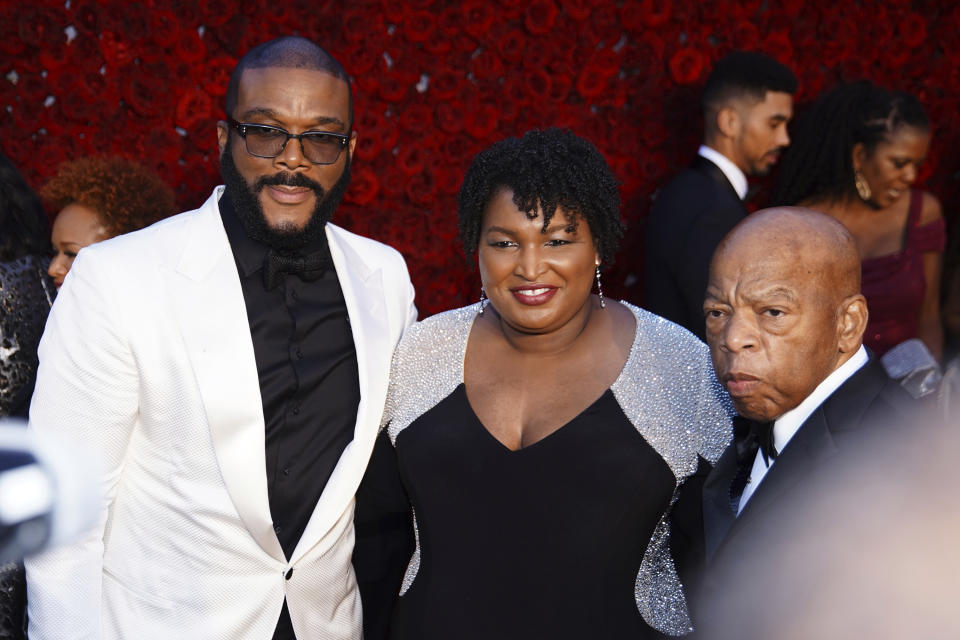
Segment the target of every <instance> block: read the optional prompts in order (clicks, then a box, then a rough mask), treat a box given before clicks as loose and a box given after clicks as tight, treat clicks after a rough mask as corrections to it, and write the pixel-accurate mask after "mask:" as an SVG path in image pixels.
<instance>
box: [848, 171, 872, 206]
mask: <svg viewBox="0 0 960 640" xmlns="http://www.w3.org/2000/svg"><path fill="white" fill-rule="evenodd" d="M853 186H854V187H856V188H857V195H859V196H860V199H861V200H864V201H866V200H869V199H870V196H871V195H873V193H872V192H871V191H870V185H869V184H867V180H866V178H864V177H863V174H862V173H860V172H859V171H854V172H853Z"/></svg>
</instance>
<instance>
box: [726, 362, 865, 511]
mask: <svg viewBox="0 0 960 640" xmlns="http://www.w3.org/2000/svg"><path fill="white" fill-rule="evenodd" d="M868 359H869V358H868V356H867V350H866V348H864V346H863V345H860V348H859V349H858V350H857V352H856V353H855V354H853V357H852V358H850V359H849V360H847V361H846V362H844V363H843V364H842V365H840V366H839V367H837V369H836V370H835V371H834V372H833V373H831V374H830V375H828V376H827V377H826V378H824V379H823V382H821V383H820V384H818V385H817V387H816V388H815V389H814V390H813V391H812V392H811V393H810V395H809V396H807V397H806V399H804V401H803V402H801V403H800V404H798V405H797V406H796V407H794V408H793V409H790V410H789V411H787V412H786V413H785V414H783V415H782V416H780V417H779V418H777V420H776V421H775V422H774V423H773V446H774V447H775V448H776V450H777V453H778V454H779V453H781V452H782V451H783V449H784V447H786V446H787V443H789V442H790V439H791V438H793V436H794V435H795V434H796V433H797V431H798V430H799V429H800V425H802V424H803V423H804V422H806V421H807V418H809V417H810V416H811V414H813V412H814V411H816V410H817V407H819V406H820V405H822V404H823V403H824V401H825V400H826V399H827V398H829V397H830V396H831V395H832V394H833V392H834V391H836V390H837V389H838V388H840V385H842V384H843V383H844V382H846V381H847V379H848V378H850V377H851V376H852V375H853V374H855V373H856V372H857V371H859V370H860V369H861V368H862V367H863V365H865V364H867V360H868ZM769 466H770V465H768V464H765V463H764V461H763V455H762V454H761V452H760V451H757V457H756V459H755V460H754V461H753V469H752V470H751V471H750V479H749V480H748V481H747V485H746V486H745V487H744V488H743V494H742V495H741V496H740V509H739V511H738V512H737V513H739V512H740V511H743V507H744V505H746V504H747V500H749V499H750V496H752V495H753V492H754V491H756V489H757V486H758V485H759V484H760V481H761V480H763V477H764V476H765V475H767V469H769Z"/></svg>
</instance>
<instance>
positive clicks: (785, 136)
mask: <svg viewBox="0 0 960 640" xmlns="http://www.w3.org/2000/svg"><path fill="white" fill-rule="evenodd" d="M778 143H779V144H780V146H781V147H789V146H790V132H789V131H787V125H786V124H784V125H783V127H781V128H780V136H779V140H778Z"/></svg>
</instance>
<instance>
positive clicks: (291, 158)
mask: <svg viewBox="0 0 960 640" xmlns="http://www.w3.org/2000/svg"><path fill="white" fill-rule="evenodd" d="M274 162H276V163H278V164H280V165H282V166H284V167H286V168H287V169H290V170H293V169H297V168H300V167H309V166H310V165H311V162H310V161H309V160H307V159H306V158H305V157H304V155H303V142H301V141H300V140H294V139H293V138H290V139H288V140H287V144H285V145H283V151H281V152H280V155H278V156H277V157H276V158H274Z"/></svg>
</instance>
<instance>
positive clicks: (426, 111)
mask: <svg viewBox="0 0 960 640" xmlns="http://www.w3.org/2000/svg"><path fill="white" fill-rule="evenodd" d="M400 127H401V128H402V129H404V130H405V131H410V132H412V133H414V134H417V135H420V133H421V132H423V131H432V130H433V107H431V106H430V105H429V104H425V103H423V102H414V103H412V104H411V103H408V104H407V105H406V106H404V108H403V111H401V112H400Z"/></svg>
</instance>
